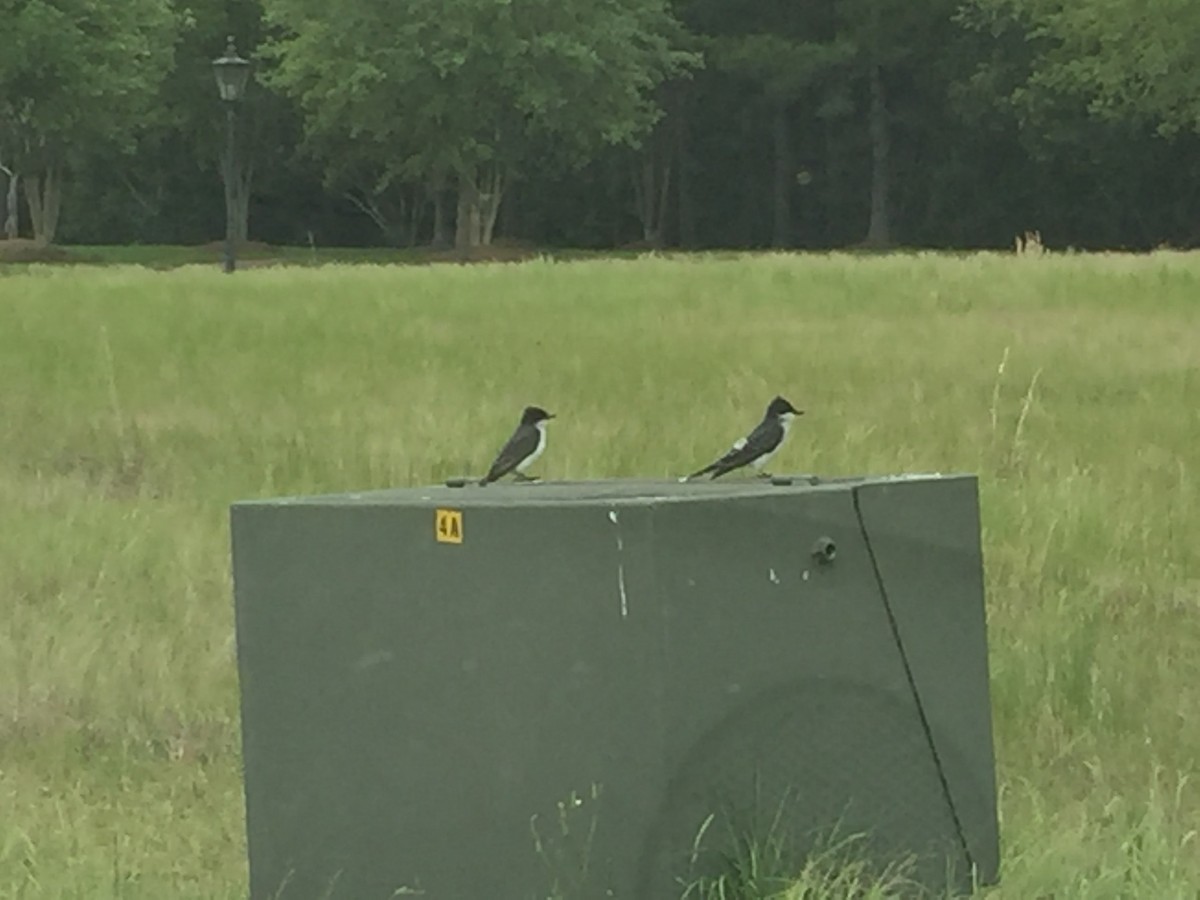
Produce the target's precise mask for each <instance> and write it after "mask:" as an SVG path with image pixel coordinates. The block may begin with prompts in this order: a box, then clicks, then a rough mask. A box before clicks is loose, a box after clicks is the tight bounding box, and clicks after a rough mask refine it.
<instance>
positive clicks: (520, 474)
mask: <svg viewBox="0 0 1200 900" xmlns="http://www.w3.org/2000/svg"><path fill="white" fill-rule="evenodd" d="M513 480H514V481H518V482H521V483H527V482H530V481H537V479H536V478H530V477H529V476H528V475H526V474H525V473H524V472H517V473H515V475H514V477H513Z"/></svg>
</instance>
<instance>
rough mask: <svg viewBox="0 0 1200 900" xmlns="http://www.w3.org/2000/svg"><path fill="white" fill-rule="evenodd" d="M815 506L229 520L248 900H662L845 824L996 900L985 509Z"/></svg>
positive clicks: (242, 516)
mask: <svg viewBox="0 0 1200 900" xmlns="http://www.w3.org/2000/svg"><path fill="white" fill-rule="evenodd" d="M812 481H815V479H807V478H797V479H795V480H793V482H792V483H790V484H771V483H768V482H764V481H759V480H742V481H740V482H739V481H736V480H734V479H730V480H728V481H724V482H718V483H715V484H710V483H697V484H678V483H675V482H665V481H605V482H585V483H550V484H533V485H490V486H488V487H486V488H480V487H478V486H474V485H469V486H466V487H461V488H452V487H443V486H437V487H429V488H418V489H410V490H396V491H379V492H371V493H365V494H347V495H338V496H321V497H305V498H282V499H277V500H270V501H260V502H248V503H239V504H236V505H235V506H234V507H233V510H232V530H233V551H234V552H233V557H234V578H235V588H236V606H237V630H238V661H239V672H240V677H241V689H242V718H243V732H244V755H245V780H246V804H247V809H246V814H247V830H248V840H249V853H250V880H251V895H252V897H253V898H254V900H258V898H268V897H280V898H282V900H293V898H294V900H300V898H316V897H326V896H328V897H331V898H343V897H344V898H355V900H372V898H385V897H390V896H393V895H394V893H395V892H396V891H397V890H398V889H409V890H413V891H421V892H423V893H422V896H425V897H428V898H435V900H483V898H487V900H510V898H511V900H526V898H547V897H554V898H557V897H562V898H568V900H574V898H605V897H614V898H629V900H663V898H670V897H678V896H680V895H681V894H682V892H683V890H684V887H683V885H684V884H685V883H686V882H687V881H688V880H689V879H693V878H695V877H697V876H699V875H703V874H705V873H709V874H714V873H715V871H716V870H715V869H714V868H713V867H714V866H716V865H717V864H718V854H719V853H720V852H722V851H727V850H729V849H730V848H731V846H732V845H731V838H730V834H731V829H738V828H746V829H749V830H751V831H752V832H754V833H755V834H757V835H759V837H760V838H761V839H768V838H770V837H772V836H774V837H782V838H784V839H785V841H786V842H787V843H789V844H790V845H791V846H793V847H794V849H795V850H796V851H797V852H803V851H805V850H806V849H807V848H808V847H810V846H811V844H812V842H813V841H814V840H815V839H818V838H820V836H821V834H822V833H825V832H828V830H829V829H830V828H831V827H834V826H835V825H837V824H838V823H839V822H840V830H839V831H838V832H837V833H836V835H835V837H837V836H843V837H844V836H847V835H850V834H854V833H857V832H869V837H868V838H867V839H866V843H863V844H861V847H862V848H863V849H864V850H869V851H870V852H871V853H873V854H874V855H875V857H876V858H878V859H880V860H881V861H882V860H886V859H889V858H891V857H893V856H895V855H897V854H907V853H915V854H918V855H919V856H918V863H917V868H916V869H915V873H916V875H917V876H918V877H919V878H920V880H922V881H923V882H925V883H927V884H929V885H930V886H933V887H938V886H940V885H943V884H945V883H946V881H947V878H948V877H949V879H950V883H951V884H954V885H956V886H959V887H964V886H966V885H967V884H968V883H969V880H970V878H971V867H972V866H975V867H977V869H978V876H979V878H980V879H981V880H982V881H984V882H990V881H992V880H994V879H995V877H996V874H997V866H998V839H997V829H996V801H995V786H994V760H993V752H992V735H991V716H990V704H989V699H988V682H987V642H986V633H985V619H984V606H983V586H982V565H981V559H980V549H979V519H978V508H977V501H976V484H975V480H974V479H973V478H971V477H965V476H960V477H939V476H928V477H913V478H905V479H842V480H836V481H818V482H817V483H811V482H812ZM439 509H442V510H447V511H450V512H453V513H458V514H459V515H460V518H457V517H455V516H450V517H448V518H444V520H443V523H442V525H443V527H442V530H441V537H442V538H443V540H438V537H439V532H438V530H437V527H436V522H437V515H438V514H437V511H438V510H439ZM447 523H450V524H449V526H448V527H447ZM455 539H457V540H458V541H460V542H453V541H454V540H455ZM829 557H832V558H831V559H830V558H829ZM706 822H707V827H706V826H705V823H706ZM772 823H774V824H772ZM772 828H773V829H774V832H773V834H768V832H769V831H770V830H771V829H772ZM701 832H703V836H702V839H701V840H700V841H699V842H698V843H697V840H696V839H697V835H698V834H700V833H701ZM697 850H698V852H696V851H697ZM948 873H949V875H948Z"/></svg>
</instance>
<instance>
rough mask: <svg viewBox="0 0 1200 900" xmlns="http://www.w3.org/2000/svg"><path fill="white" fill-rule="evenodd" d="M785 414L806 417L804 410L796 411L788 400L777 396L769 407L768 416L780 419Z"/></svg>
mask: <svg viewBox="0 0 1200 900" xmlns="http://www.w3.org/2000/svg"><path fill="white" fill-rule="evenodd" d="M785 413H791V414H792V415H793V416H802V415H804V410H802V409H796V407H794V406H792V404H790V403H789V402H788V401H787V400H784V399H783V398H782V397H779V396H776V398H775V399H774V400H772V401H771V403H770V404H769V405H768V406H767V415H768V416H776V417H778V416H782V415H784V414H785Z"/></svg>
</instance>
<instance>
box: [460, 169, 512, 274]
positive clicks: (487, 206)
mask: <svg viewBox="0 0 1200 900" xmlns="http://www.w3.org/2000/svg"><path fill="white" fill-rule="evenodd" d="M503 189H504V179H503V176H502V175H501V172H500V168H499V167H498V166H495V165H489V166H484V167H482V168H481V169H480V170H477V171H475V172H460V173H459V176H458V216H457V221H456V222H455V231H454V249H456V250H458V251H459V252H463V253H468V252H470V251H471V250H472V249H474V248H475V247H480V246H487V245H488V244H490V243H491V242H492V234H493V232H494V230H495V228H496V214H497V213H498V212H499V211H500V201H501V199H502V198H503Z"/></svg>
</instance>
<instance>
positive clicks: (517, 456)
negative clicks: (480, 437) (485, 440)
mask: <svg viewBox="0 0 1200 900" xmlns="http://www.w3.org/2000/svg"><path fill="white" fill-rule="evenodd" d="M553 418H554V415H553V414H552V413H548V412H546V411H545V410H544V409H542V408H541V407H540V406H527V407H525V411H524V412H523V413H521V422H520V424H518V425H517V430H516V431H514V432H513V433H512V437H510V438H509V439H508V443H507V444H505V445H504V446H503V447H502V448H501V449H500V452H499V453H498V454H497V455H496V461H495V462H493V463H492V467H491V468H490V469H488V473H487V475H485V476H484V477H483V478H482V479H481V480H480V482H479V483H480V484H491V483H492V482H493V481H495V480H496V479H498V478H503V477H504V476H505V475H507V474H508V473H509V472H515V473H516V480H517V481H533V480H534V479H532V478H530V477H529V476H528V475H526V474H525V470H526V469H528V468H529V467H530V466H531V465H533V463H534V461H535V460H536V459H537V458H538V457H539V456H541V455H542V451H543V450H545V449H546V423H547V422H548V421H549V420H550V419H553Z"/></svg>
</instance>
